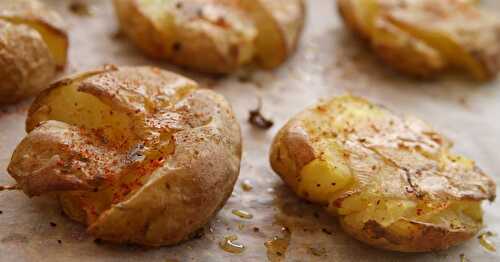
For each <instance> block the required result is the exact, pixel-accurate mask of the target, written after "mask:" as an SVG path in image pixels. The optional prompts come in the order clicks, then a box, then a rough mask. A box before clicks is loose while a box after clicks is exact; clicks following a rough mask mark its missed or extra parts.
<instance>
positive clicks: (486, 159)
mask: <svg viewBox="0 0 500 262" xmlns="http://www.w3.org/2000/svg"><path fill="white" fill-rule="evenodd" d="M13 1H15V0H13ZM46 2H47V3H48V4H50V5H51V6H53V7H55V8H57V9H58V10H59V11H60V12H61V13H62V14H63V15H64V16H65V18H66V20H67V21H68V23H69V30H70V37H71V51H70V66H69V67H68V69H67V70H66V73H72V72H76V71H81V70H85V69H90V68H94V67H96V66H101V65H103V64H105V63H114V64H117V65H144V64H155V65H158V66H161V67H162V68H165V69H170V70H174V71H179V72H181V73H184V74H187V75H188V76H190V77H193V78H195V79H197V80H198V81H200V82H202V83H203V84H204V85H206V86H207V87H209V88H213V89H215V90H217V91H219V92H221V93H223V94H224V95H225V96H226V97H227V98H228V99H229V100H230V101H231V102H232V104H233V107H234V109H235V111H236V114H237V116H238V119H239V121H240V123H241V126H242V130H243V138H244V156H243V161H242V170H241V174H240V179H239V181H238V184H237V186H236V187H235V190H234V194H233V196H232V197H231V198H230V199H229V201H228V203H227V204H226V206H225V207H224V208H223V209H222V210H221V212H220V213H219V215H218V216H217V217H216V218H215V219H214V220H213V221H212V222H211V223H210V224H209V225H208V226H207V227H206V229H205V234H204V235H203V236H202V237H201V238H199V239H195V240H192V241H188V242H185V243H183V244H181V245H178V246H175V247H163V248H156V249H145V248H141V247H137V246H116V245H110V244H102V243H95V242H94V239H93V238H92V237H91V236H89V235H87V234H86V233H85V228H84V227H83V226H81V225H79V224H77V223H75V222H72V221H71V220H69V219H68V218H67V217H65V216H64V215H62V214H61V210H60V208H59V207H58V205H57V203H56V202H55V201H54V200H52V199H50V198H34V199H28V198H27V197H26V196H25V195H24V194H22V193H20V192H2V193H0V210H1V211H2V212H1V213H0V261H93V260H96V261H142V260H144V261H266V260H267V254H266V247H265V245H264V243H265V242H266V241H268V240H270V239H272V238H273V237H275V236H282V235H283V234H284V233H283V232H281V228H282V227H283V226H286V227H288V228H289V230H290V232H291V234H290V242H289V246H288V249H287V250H286V252H285V253H284V254H283V255H282V256H281V257H282V258H284V260H285V261H358V262H361V261H460V254H464V255H465V257H467V258H469V259H470V260H471V261H500V256H499V255H498V253H491V252H487V251H485V250H484V249H483V248H482V247H481V246H480V245H479V242H478V240H477V239H476V238H474V239H471V240H470V241H468V242H467V243H465V244H463V245H461V246H458V247H455V248H451V249H450V250H448V251H444V252H438V253H427V254H401V253H394V252H386V251H380V250H376V249H374V248H371V247H369V246H367V245H364V244H362V243H359V242H357V241H356V240H354V239H352V238H351V237H349V236H347V235H346V234H344V233H343V232H342V230H341V229H340V227H339V225H338V223H337V221H336V219H335V218H332V217H330V216H328V215H327V214H326V213H325V212H323V211H322V210H321V209H319V208H316V207H314V206H313V205H311V204H308V203H305V202H303V201H300V200H299V199H298V198H297V197H295V196H294V195H293V194H292V193H291V192H290V191H289V190H288V189H287V188H286V187H285V186H284V185H283V183H282V182H281V181H280V180H279V179H278V178H277V176H276V175H274V173H273V172H272V170H271V169H270V167H269V164H268V150H269V145H270V143H271V139H272V137H273V136H274V134H275V133H276V132H277V131H278V129H279V128H280V127H281V126H282V125H283V124H284V123H285V122H286V120H287V119H288V118H290V117H291V116H293V115H294V114H295V113H297V112H299V111H301V110H302V109H303V108H305V107H306V106H309V105H312V104H313V103H315V102H317V101H318V99H320V98H326V97H330V96H334V95H339V94H343V93H345V92H351V93H353V94H355V95H361V96H364V97H367V98H369V99H371V100H373V101H375V102H378V103H381V104H384V105H386V106H388V107H389V108H392V109H393V110H395V111H399V112H403V113H407V114H412V115H416V116H419V117H421V118H423V119H425V120H427V121H428V122H430V123H432V124H433V125H434V126H435V127H436V128H437V129H438V130H440V131H442V132H443V133H444V134H445V135H447V136H448V137H450V138H451V139H453V140H454V141H455V142H456V147H455V150H456V151H457V152H458V153H463V154H465V155H467V156H469V157H471V158H473V159H475V160H477V162H478V165H479V166H480V167H482V168H483V169H484V171H485V172H486V173H488V174H490V175H491V176H493V177H494V178H495V180H496V181H497V184H500V156H499V154H498V153H497V152H498V149H499V148H500V138H499V136H500V81H496V82H491V83H485V84H481V83H475V82H472V81H470V80H469V79H468V78H467V77H466V76H446V77H442V78H439V79H437V80H435V81H427V82H420V81H413V80H411V79H408V78H404V77H402V76H398V75H397V74H395V73H394V72H392V71H391V70H389V69H387V68H386V67H385V66H383V65H382V64H380V63H379V61H377V59H376V58H375V57H374V56H373V55H372V54H371V53H370V52H369V51H366V50H365V48H364V47H363V46H362V45H360V44H359V43H358V41H356V39H354V38H353V37H351V36H350V35H349V34H348V33H347V32H346V30H345V29H344V28H343V26H342V23H341V21H340V20H339V18H338V15H337V12H336V8H335V3H334V0H309V1H308V5H309V6H308V19H307V25H306V29H305V32H304V36H303V39H302V41H301V44H300V47H299V49H298V51H297V54H296V55H295V56H293V58H291V59H290V60H289V61H288V63H287V64H285V65H284V66H283V67H281V68H279V69H278V70H276V71H272V72H268V71H259V70H258V69H255V70H254V69H252V68H247V69H244V70H242V72H238V73H236V74H234V75H233V76H230V77H225V78H213V77H209V76H203V75H195V74H193V73H189V72H186V71H182V70H180V69H177V68H175V67H172V66H169V65H167V64H164V63H157V62H153V61H150V60H148V59H146V58H145V57H143V56H142V55H141V54H140V53H139V52H138V51H137V50H136V49H135V48H134V47H133V46H132V45H130V44H129V42H128V41H127V39H125V38H124V37H119V35H117V34H116V32H118V27H117V24H116V22H115V19H114V15H113V10H112V6H111V3H110V2H111V1H98V0H94V1H86V2H87V3H88V4H89V6H90V7H91V11H92V13H93V14H92V15H91V16H88V17H85V16H77V15H75V14H72V13H71V12H69V11H68V5H69V3H70V2H71V1H62V0H59V1H58V0H50V1H46ZM483 2H485V3H484V4H485V5H486V6H488V7H489V9H491V10H492V11H496V12H498V13H499V14H500V3H499V2H497V1H495V0H489V1H483ZM117 36H118V37H117ZM248 79H250V81H247V80H248ZM258 97H262V99H263V105H264V108H263V111H262V112H263V114H264V115H266V116H269V117H270V118H272V119H273V120H274V121H275V126H274V127H273V128H272V129H270V130H266V131H264V130H258V129H255V128H254V127H252V126H251V125H250V124H249V123H248V122H247V118H248V112H249V111H250V110H251V109H254V108H255V107H256V106H257V98H258ZM28 105H29V101H27V102H24V103H22V104H20V105H16V106H13V107H9V108H3V109H2V113H0V184H9V183H12V182H13V180H12V179H11V178H10V177H9V176H8V175H7V173H6V171H5V167H6V165H7V163H8V161H9V159H10V155H11V153H12V151H13V149H14V148H15V145H16V144H17V143H18V142H19V141H20V139H21V138H22V137H23V136H24V135H25V132H24V119H25V115H26V109H27V107H28ZM244 180H248V181H250V182H251V183H252V184H253V190H251V191H249V192H246V191H244V190H242V188H241V186H240V184H241V182H242V181H244ZM484 207H485V224H486V228H485V229H484V230H483V231H486V230H491V231H493V232H498V233H500V201H497V202H496V203H494V204H489V203H485V204H484ZM233 209H242V210H245V211H248V212H250V213H251V214H253V218H252V219H247V220H245V219H241V218H239V217H237V216H235V215H233V214H232V213H231V211H232V210H233ZM51 223H52V224H51ZM256 228H257V229H256ZM256 231H258V232H256ZM232 234H234V235H237V236H238V238H239V239H238V240H237V242H238V243H241V244H244V245H245V247H246V249H245V251H244V252H243V253H241V254H231V253H227V252H225V251H223V250H221V249H220V248H219V244H218V243H219V241H221V240H222V239H223V238H224V236H227V235H232ZM491 240H492V241H493V242H494V243H495V244H496V245H497V246H499V247H500V239H499V238H498V237H493V238H491Z"/></svg>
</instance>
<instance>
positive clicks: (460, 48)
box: [337, 0, 500, 80]
mask: <svg viewBox="0 0 500 262" xmlns="http://www.w3.org/2000/svg"><path fill="white" fill-rule="evenodd" d="M477 2H478V1H473V0H443V1H434V0H416V1H415V0H338V1H337V3H338V7H339V10H340V13H341V15H342V17H343V18H344V21H345V22H346V25H347V26H348V27H349V28H350V29H351V30H352V31H354V32H355V33H357V34H358V35H359V36H360V37H361V38H362V39H364V40H365V41H367V42H368V43H369V44H370V45H371V47H372V49H373V50H374V51H375V52H376V53H377V54H378V55H379V56H380V57H381V59H382V60H384V61H385V62H386V63H387V64H389V65H391V66H392V67H394V68H396V69H398V70H399V71H401V72H404V73H407V74H409V75H412V76H417V77H431V76H435V75H437V74H440V73H442V72H443V71H444V70H447V69H451V68H453V69H459V70H463V71H466V72H468V73H469V74H470V75H472V76H473V77H474V78H476V79H478V80H488V79H492V78H494V77H495V76H496V75H497V73H498V71H499V69H500V19H498V18H497V17H496V16H495V15H493V14H490V13H488V12H487V11H483V10H480V9H478V8H477V7H476V6H475V4H477Z"/></svg>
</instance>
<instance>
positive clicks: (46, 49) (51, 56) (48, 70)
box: [0, 0, 68, 104]
mask: <svg viewBox="0 0 500 262" xmlns="http://www.w3.org/2000/svg"><path fill="white" fill-rule="evenodd" d="M67 49H68V38H67V34H66V31H65V29H64V23H63V22H62V19H61V17H60V16H59V15H58V14H57V13H55V12H54V11H51V10H49V9H47V8H46V7H45V6H43V5H42V4H41V3H40V2H38V1H36V0H18V1H10V0H0V79H2V81H1V82H0V104H4V103H12V102H16V101H18V100H20V99H22V98H25V97H28V96H31V95H34V94H37V93H39V92H40V91H41V90H43V89H45V88H46V87H48V84H49V83H50V82H51V81H52V80H53V79H54V77H55V75H56V73H57V70H60V69H63V68H64V66H65V65H66V60H67Z"/></svg>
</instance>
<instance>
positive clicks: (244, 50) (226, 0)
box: [113, 0, 305, 73]
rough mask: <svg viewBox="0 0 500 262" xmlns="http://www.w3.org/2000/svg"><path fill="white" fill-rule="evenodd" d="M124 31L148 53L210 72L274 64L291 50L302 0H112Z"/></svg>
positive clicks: (298, 27) (298, 28)
mask: <svg viewBox="0 0 500 262" xmlns="http://www.w3.org/2000/svg"><path fill="white" fill-rule="evenodd" d="M113 3H114V6H115V10H116V14H117V16H118V20H119V22H120V24H121V28H122V30H123V31H124V32H125V33H126V34H127V35H128V36H129V37H130V38H131V40H132V41H133V42H134V43H135V44H136V45H137V46H138V47H139V48H141V49H142V50H143V51H144V52H145V53H146V54H148V55H149V56H151V57H154V58H160V59H166V60H168V61H170V62H172V63H174V64H177V65H181V66H185V67H188V68H192V69H195V70H198V71H202V72H208V73H229V72H232V71H234V70H236V69H237V68H238V67H240V66H242V65H244V64H248V63H250V62H252V61H253V60H255V59H257V60H258V62H259V64H261V65H262V66H263V67H265V68H274V67H277V66H278V65H280V64H281V63H283V62H284V61H285V59H286V58H287V57H288V56H289V55H290V53H291V52H292V51H293V50H294V48H295V46H296V43H297V41H298V39H299V36H300V32H301V30H302V25H303V21H304V16H305V12H304V2H303V0H293V1H290V0H279V1H275V0H208V1H206V0H185V1H163V0H114V1H113Z"/></svg>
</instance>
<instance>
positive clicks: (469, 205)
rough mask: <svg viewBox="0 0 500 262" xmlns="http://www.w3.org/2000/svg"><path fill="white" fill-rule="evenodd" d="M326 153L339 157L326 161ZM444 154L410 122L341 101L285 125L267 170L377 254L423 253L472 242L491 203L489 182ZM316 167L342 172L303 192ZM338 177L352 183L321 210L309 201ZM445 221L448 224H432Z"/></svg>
mask: <svg viewBox="0 0 500 262" xmlns="http://www.w3.org/2000/svg"><path fill="white" fill-rule="evenodd" d="M334 148H340V152H339V154H337V155H336V157H335V156H334V157H331V155H332V154H333V155H335V154H334V153H332V151H335V150H333V149H334ZM450 148H451V142H450V141H448V140H447V139H446V138H444V137H443V136H441V135H439V134H438V133H436V132H435V131H434V130H433V129H432V128H431V127H429V126H428V125H427V124H425V123H423V122H422V121H420V120H418V119H413V118H410V117H400V116H397V115H395V114H393V113H391V112H390V111H388V110H387V109H384V108H381V107H378V106H375V105H373V104H371V103H369V102H368V101H366V100H364V99H361V98H357V97H351V96H342V97H336V98H333V99H331V100H328V101H325V102H321V103H319V104H317V105H315V106H313V107H311V108H309V109H307V110H305V111H303V112H302V113H299V114H298V115H297V116H295V117H293V118H292V119H291V120H290V121H289V122H288V123H287V124H285V126H284V127H283V128H282V129H281V130H280V131H279V132H278V134H277V135H276V137H275V138H274V140H273V143H272V146H271V153H270V163H271V167H272V168H273V170H274V171H275V172H276V173H277V174H278V175H279V176H280V177H281V178H282V179H283V180H284V182H285V183H286V184H287V185H288V186H289V187H290V188H291V189H292V190H293V191H294V192H295V193H296V194H297V195H298V196H299V197H302V198H305V199H306V200H309V201H311V202H313V203H317V204H319V205H323V206H324V207H325V208H326V210H327V211H328V212H329V213H331V214H332V215H334V216H337V217H339V220H340V223H341V225H342V227H343V229H344V230H345V231H346V232H347V233H348V234H350V235H352V236H353V237H355V238H356V239H358V240H360V241H363V242H365V243H367V244H369V245H372V246H375V247H378V248H382V249H388V250H394V251H400V252H427V251H434V250H443V249H447V248H449V247H450V246H454V245H457V244H460V243H461V242H463V241H465V240H467V239H470V238H472V237H473V236H474V235H475V234H476V233H477V232H478V231H479V229H480V228H481V226H482V213H481V210H480V202H481V200H485V199H487V200H490V201H493V200H494V199H495V195H496V193H495V191H496V185H495V183H494V181H493V180H492V179H491V178H489V177H488V176H486V175H485V174H484V173H483V172H482V171H481V170H480V169H479V168H478V167H476V166H475V165H474V163H473V162H472V161H470V160H466V159H465V158H463V157H459V156H454V155H453V154H451V153H450V152H449V150H450ZM318 160H319V161H326V162H327V163H331V165H332V166H333V168H332V170H337V171H338V170H345V169H342V166H348V169H347V170H349V171H347V173H344V174H343V176H336V174H334V173H332V174H330V173H324V174H322V176H323V177H327V176H332V175H333V178H334V179H337V180H331V179H330V180H328V179H325V178H323V179H318V180H317V184H316V183H314V184H313V185H312V186H309V187H306V186H307V185H306V184H304V183H305V181H307V180H308V179H309V178H307V177H306V176H311V175H313V174H311V173H304V172H306V171H305V170H307V168H306V167H310V165H311V164H314V163H316V161H318ZM321 170H323V169H321ZM346 176H351V177H352V182H351V183H344V184H346V185H347V186H345V187H344V188H341V189H338V190H335V191H334V192H331V193H329V195H328V199H327V201H326V202H325V201H322V199H318V198H317V197H315V196H318V192H321V191H322V192H327V191H328V190H329V186H330V185H325V184H324V183H322V182H323V181H336V182H337V183H339V181H341V179H344V180H345V177H346ZM332 185H333V186H335V183H332ZM320 196H321V195H320ZM379 204H380V205H379ZM440 217H442V220H440V219H439V218H440ZM450 217H454V218H456V220H457V221H455V222H453V223H456V224H453V223H452V224H451V225H450V224H443V223H441V222H439V221H445V220H447V219H450ZM453 221H454V220H453Z"/></svg>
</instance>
